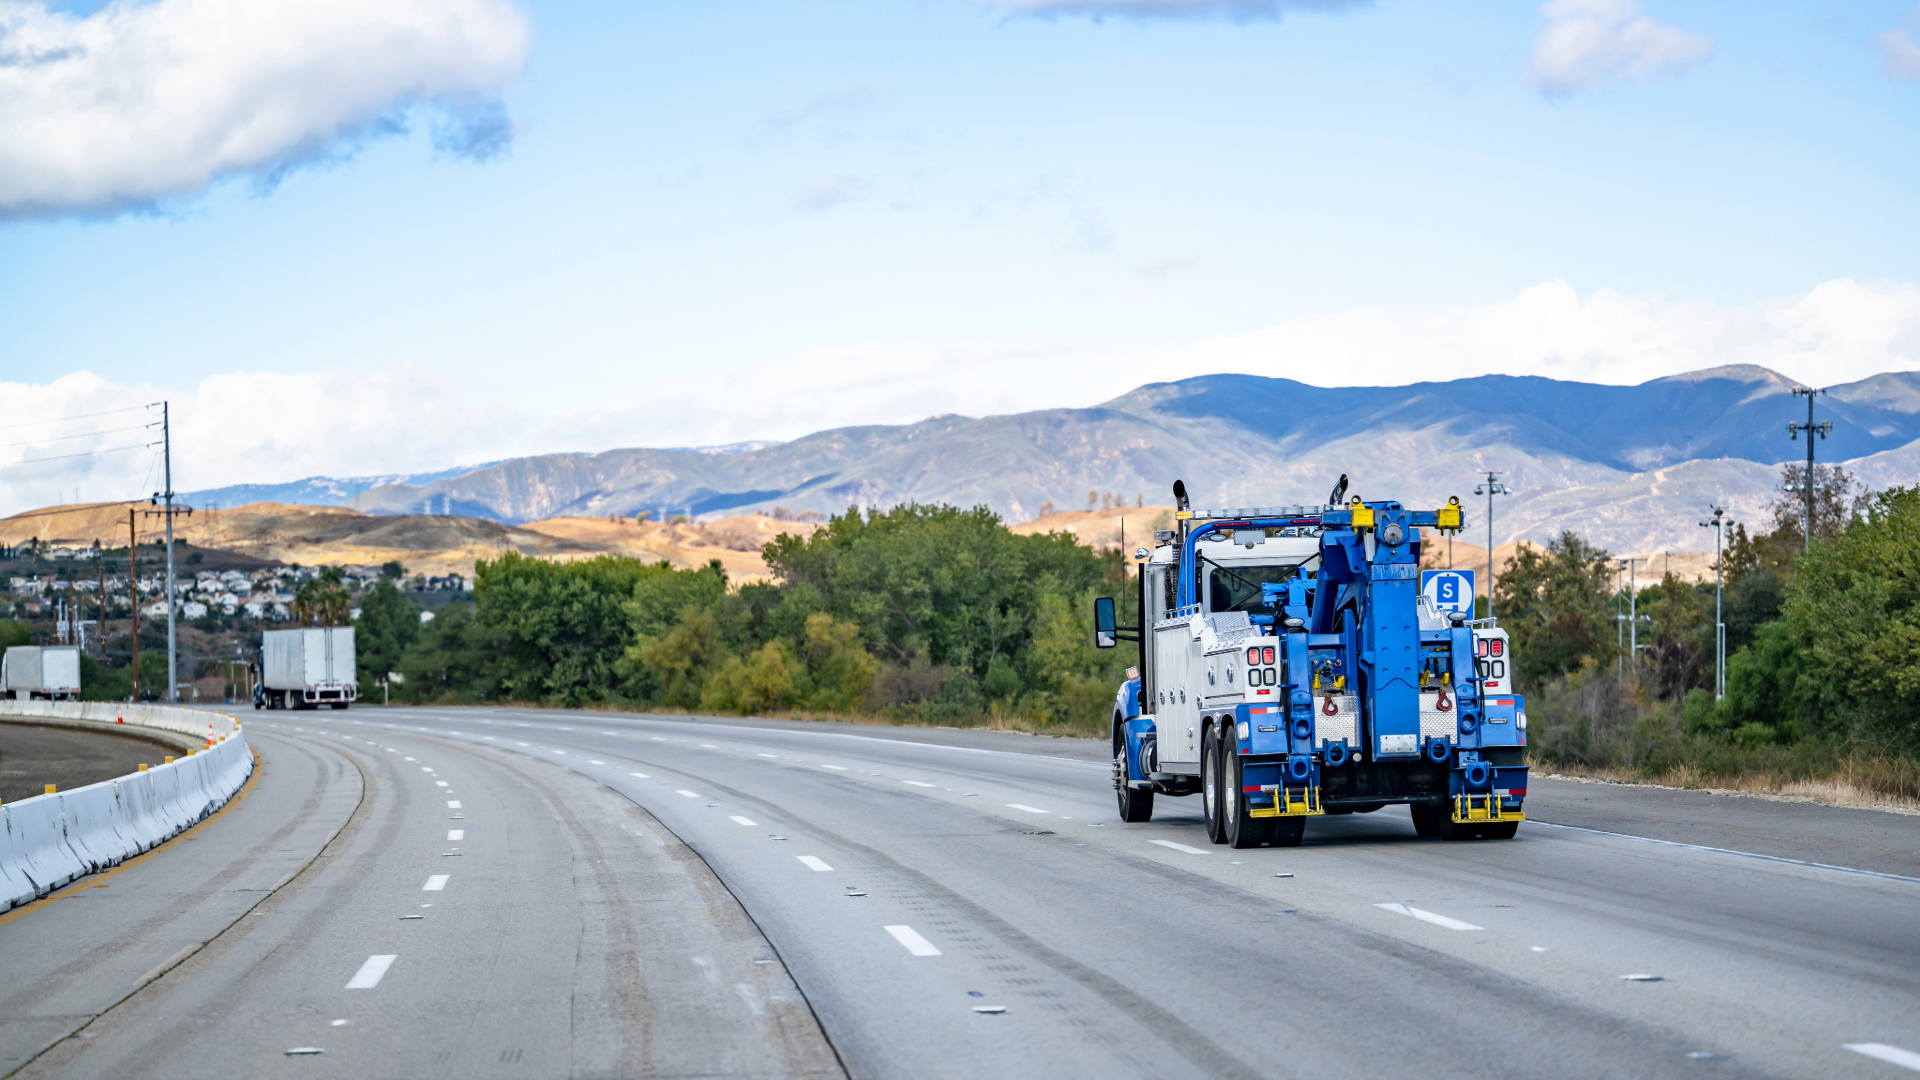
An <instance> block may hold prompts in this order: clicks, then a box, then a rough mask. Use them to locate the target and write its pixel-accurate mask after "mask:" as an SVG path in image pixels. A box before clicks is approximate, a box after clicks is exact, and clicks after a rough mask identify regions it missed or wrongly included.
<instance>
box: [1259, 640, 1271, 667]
mask: <svg viewBox="0 0 1920 1080" xmlns="http://www.w3.org/2000/svg"><path fill="white" fill-rule="evenodd" d="M1264 652H1265V655H1264V656H1262V657H1261V660H1262V661H1264V662H1265V663H1269V664H1271V663H1273V646H1271V645H1269V646H1267V647H1266V649H1265V650H1264Z"/></svg>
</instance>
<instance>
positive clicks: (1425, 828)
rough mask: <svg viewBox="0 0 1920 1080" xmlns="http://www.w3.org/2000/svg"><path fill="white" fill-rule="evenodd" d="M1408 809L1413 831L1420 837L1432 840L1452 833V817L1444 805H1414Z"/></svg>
mask: <svg viewBox="0 0 1920 1080" xmlns="http://www.w3.org/2000/svg"><path fill="white" fill-rule="evenodd" d="M1409 809H1411V810H1412V811H1413V831H1414V832H1416V833H1418V834H1420V835H1421V836H1423V837H1426V838H1428V839H1432V838H1434V837H1439V836H1446V835H1447V834H1448V833H1450V832H1452V831H1453V815H1452V814H1451V813H1449V812H1448V811H1447V808H1446V807H1445V806H1444V805H1428V804H1425V803H1414V804H1413V805H1412V806H1411V807H1410V808H1409Z"/></svg>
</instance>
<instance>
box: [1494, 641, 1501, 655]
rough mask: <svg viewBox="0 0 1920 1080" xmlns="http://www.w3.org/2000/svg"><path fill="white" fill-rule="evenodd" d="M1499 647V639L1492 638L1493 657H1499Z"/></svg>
mask: <svg viewBox="0 0 1920 1080" xmlns="http://www.w3.org/2000/svg"><path fill="white" fill-rule="evenodd" d="M1500 645H1501V641H1500V639H1499V638H1494V639H1493V655H1495V656H1499V655H1500Z"/></svg>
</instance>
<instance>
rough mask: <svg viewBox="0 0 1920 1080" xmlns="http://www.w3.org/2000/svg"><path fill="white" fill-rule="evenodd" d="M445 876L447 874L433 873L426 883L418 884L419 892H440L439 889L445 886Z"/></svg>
mask: <svg viewBox="0 0 1920 1080" xmlns="http://www.w3.org/2000/svg"><path fill="white" fill-rule="evenodd" d="M447 876H448V875H446V874H435V875H433V876H432V877H430V878H428V879H427V883H426V884H425V885H422V886H420V891H421V892H440V891H441V890H443V889H445V888H446V887H447Z"/></svg>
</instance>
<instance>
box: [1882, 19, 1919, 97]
mask: <svg viewBox="0 0 1920 1080" xmlns="http://www.w3.org/2000/svg"><path fill="white" fill-rule="evenodd" d="M1873 43H1874V44H1875V45H1878V46H1879V47H1880V52H1881V53H1882V54H1884V55H1885V56H1886V58H1887V71H1888V72H1889V73H1891V74H1892V75H1894V76H1896V77H1898V78H1902V79H1920V8H1915V9H1914V10H1913V14H1911V15H1909V16H1907V22H1906V25H1905V26H1896V27H1894V28H1893V29H1891V30H1884V31H1881V32H1880V33H1879V34H1878V35H1876V36H1875V37H1874V39H1873Z"/></svg>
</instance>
